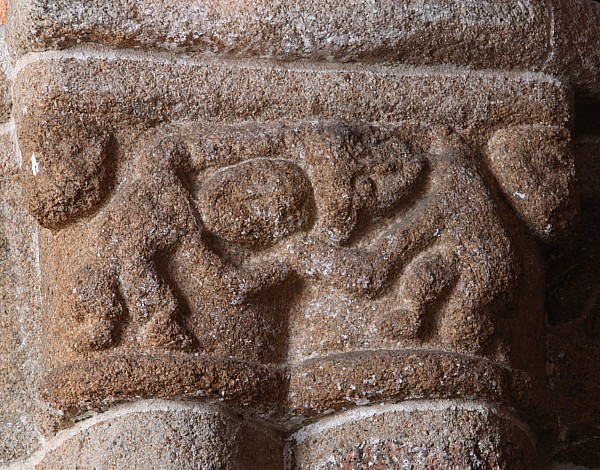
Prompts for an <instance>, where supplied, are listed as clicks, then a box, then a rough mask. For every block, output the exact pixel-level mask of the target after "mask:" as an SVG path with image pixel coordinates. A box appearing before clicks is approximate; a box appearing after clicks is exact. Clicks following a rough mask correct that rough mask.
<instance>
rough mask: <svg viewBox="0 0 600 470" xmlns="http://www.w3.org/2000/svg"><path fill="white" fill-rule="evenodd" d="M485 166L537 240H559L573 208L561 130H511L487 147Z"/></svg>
mask: <svg viewBox="0 0 600 470" xmlns="http://www.w3.org/2000/svg"><path fill="white" fill-rule="evenodd" d="M488 145H489V155H490V167H491V169H492V171H493V172H494V174H495V175H496V176H497V179H498V182H499V184H500V186H501V187H502V190H503V191H504V193H505V194H506V195H507V197H508V198H509V200H510V202H511V205H512V206H513V207H514V209H515V210H516V212H517V213H518V214H519V215H520V216H521V217H522V218H523V219H524V220H525V221H526V223H527V225H528V226H529V228H530V230H531V231H532V232H533V233H535V234H536V235H537V236H538V237H540V238H542V239H545V240H553V239H554V238H555V237H556V234H560V235H563V236H564V235H565V234H566V233H567V231H568V228H569V227H570V225H571V223H572V221H573V219H574V216H575V214H576V213H577V209H578V202H579V201H578V200H577V197H578V193H577V191H576V190H575V165H574V159H573V156H572V154H571V150H570V141H569V135H568V133H567V132H566V131H565V130H564V129H559V128H554V129H548V128H546V129H537V130H536V128H535V127H534V126H530V127H527V128H512V129H503V130H500V131H498V132H497V133H496V134H494V136H493V137H492V138H491V139H490V142H489V144H488Z"/></svg>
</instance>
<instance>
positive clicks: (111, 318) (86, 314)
mask: <svg viewBox="0 0 600 470" xmlns="http://www.w3.org/2000/svg"><path fill="white" fill-rule="evenodd" d="M68 289H70V291H69V292H66V295H67V297H68V301H66V302H64V306H65V308H66V309H67V310H69V311H70V314H71V315H72V317H73V318H74V319H75V320H76V321H77V322H78V323H79V325H80V327H79V330H78V331H77V333H75V336H74V340H73V348H74V349H75V350H78V351H93V350H99V349H105V348H108V347H110V346H112V345H113V343H114V341H115V340H116V338H115V330H116V324H117V322H118V320H119V318H120V317H121V316H122V314H123V308H122V305H121V300H120V298H119V290H118V282H117V278H116V275H115V274H114V273H113V272H111V271H110V270H108V269H103V268H102V267H100V266H98V265H93V264H87V263H86V264H84V265H82V266H81V267H80V268H79V269H78V271H77V272H76V273H75V275H74V277H73V280H72V284H70V288H68Z"/></svg>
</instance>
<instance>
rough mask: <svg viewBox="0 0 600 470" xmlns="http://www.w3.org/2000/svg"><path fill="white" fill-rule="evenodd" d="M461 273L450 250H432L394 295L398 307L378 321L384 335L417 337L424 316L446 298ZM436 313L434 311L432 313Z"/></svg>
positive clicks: (413, 265) (412, 265) (407, 274)
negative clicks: (449, 252)
mask: <svg viewBox="0 0 600 470" xmlns="http://www.w3.org/2000/svg"><path fill="white" fill-rule="evenodd" d="M457 277H458V273H457V271H456V262H455V260H454V257H453V256H452V255H449V254H448V253H447V252H446V251H444V250H440V249H435V250H432V251H428V252H426V253H424V254H422V255H420V256H418V257H417V258H416V259H415V260H413V261H412V262H411V263H410V264H409V265H408V266H407V267H406V270H405V272H404V274H403V276H402V278H401V280H400V285H399V287H398V289H397V291H396V292H395V293H394V294H393V298H394V301H393V302H392V305H394V308H393V309H392V310H391V311H386V312H384V314H383V316H382V317H381V318H380V319H379V320H378V322H377V323H378V328H379V331H381V333H382V334H384V335H386V336H388V337H391V338H416V337H417V336H419V335H420V334H421V333H423V334H427V332H423V331H422V329H423V328H422V327H423V323H424V318H425V316H426V314H427V313H430V312H429V310H431V309H432V308H439V306H438V305H436V303H438V302H439V301H440V300H442V299H443V296H444V293H445V292H447V291H448V290H449V289H450V288H452V286H454V284H455V283H456V279H457ZM431 313H432V314H433V312H431Z"/></svg>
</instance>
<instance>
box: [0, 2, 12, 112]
mask: <svg viewBox="0 0 600 470" xmlns="http://www.w3.org/2000/svg"><path fill="white" fill-rule="evenodd" d="M3 8H6V2H0V123H5V122H7V121H8V120H9V118H10V113H11V105H12V99H11V80H10V78H9V76H10V74H11V72H12V70H11V65H10V59H9V57H8V50H7V48H6V41H5V33H6V28H5V27H3V26H2V23H3V15H4V14H5V10H3Z"/></svg>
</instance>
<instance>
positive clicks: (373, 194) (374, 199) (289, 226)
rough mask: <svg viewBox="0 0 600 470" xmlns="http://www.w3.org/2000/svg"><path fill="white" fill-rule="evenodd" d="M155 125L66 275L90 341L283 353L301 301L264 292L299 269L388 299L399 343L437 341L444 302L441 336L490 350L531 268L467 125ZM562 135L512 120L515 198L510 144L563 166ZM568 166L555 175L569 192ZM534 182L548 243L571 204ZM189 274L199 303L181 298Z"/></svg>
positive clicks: (457, 345) (380, 322)
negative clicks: (293, 309) (288, 318)
mask: <svg viewBox="0 0 600 470" xmlns="http://www.w3.org/2000/svg"><path fill="white" fill-rule="evenodd" d="M155 132H157V135H158V137H155V138H152V139H141V141H140V147H139V148H138V149H137V150H135V151H134V152H133V154H134V155H135V158H134V159H133V160H132V165H133V166H132V168H133V170H132V171H131V172H130V173H128V175H129V176H128V177H127V178H126V179H125V180H124V181H123V182H122V183H121V187H120V188H119V189H118V190H117V191H116V192H115V194H114V196H113V197H112V198H111V199H110V200H109V201H108V202H107V203H106V204H105V205H104V206H103V207H102V208H101V209H100V210H99V211H98V212H97V213H96V215H94V217H93V218H91V219H90V221H89V222H86V223H87V225H88V229H87V233H88V234H89V235H90V237H88V239H86V240H85V241H84V243H82V244H81V245H80V246H79V248H78V257H77V259H74V260H71V261H70V263H69V268H67V269H66V271H67V278H68V280H67V281H66V282H65V285H66V286H67V287H66V288H64V289H62V291H61V294H60V295H59V302H58V303H59V308H60V309H61V310H62V311H64V312H66V313H67V315H70V316H71V317H72V318H74V319H75V320H76V323H78V324H79V325H80V326H79V330H80V333H79V334H78V335H77V339H76V340H75V341H74V347H75V348H76V349H79V350H88V351H89V350H96V349H103V348H107V347H109V346H112V345H114V344H115V343H118V342H119V341H120V339H121V336H123V335H125V333H127V335H130V336H131V335H134V336H135V338H136V339H135V341H134V343H135V344H138V345H141V346H142V347H143V348H146V349H156V348H159V349H160V348H166V349H184V350H185V349H190V350H202V351H203V352H205V353H209V354H215V355H227V356H229V355H235V356H239V357H242V358H244V359H248V360H259V361H268V362H271V361H277V360H281V359H283V358H282V356H281V355H282V354H283V353H282V352H281V351H279V352H275V346H273V344H274V343H276V342H278V341H279V342H280V343H282V344H283V343H285V334H286V333H285V319H284V318H281V317H282V316H285V311H283V312H282V311H281V310H285V305H284V304H285V302H283V303H282V304H281V305H279V304H277V301H274V300H273V299H274V297H268V296H267V298H266V300H259V298H260V297H261V295H263V294H265V293H269V292H274V291H277V290H278V289H277V287H278V286H281V285H282V284H285V283H289V282H295V281H294V280H295V279H296V280H300V281H301V282H308V283H313V284H321V285H324V286H327V288H333V289H338V290H339V291H340V292H342V293H343V295H345V296H356V297H360V298H369V299H371V301H372V302H373V303H375V304H381V305H382V308H380V309H379V311H380V312H381V313H379V314H378V315H376V318H373V319H372V320H373V322H374V324H375V325H376V327H377V328H378V329H379V331H380V333H381V334H383V335H386V336H389V337H394V338H396V337H397V338H409V339H414V338H418V337H422V336H423V335H425V334H427V335H429V336H431V335H432V332H431V331H428V332H425V331H424V328H423V325H424V319H425V317H426V316H427V315H429V314H431V311H432V310H435V312H436V318H437V320H436V321H435V331H434V332H433V334H434V335H435V336H436V340H437V341H438V344H441V345H443V347H444V348H445V349H450V350H455V351H462V352H467V353H482V352H485V351H484V349H485V347H486V346H487V343H488V340H489V339H490V338H491V336H492V335H493V333H494V331H495V326H494V321H495V317H496V314H497V312H498V311H499V309H501V308H503V307H506V305H507V303H508V302H509V301H510V300H511V296H512V294H513V291H514V286H515V284H516V283H517V282H518V276H519V264H518V263H517V262H516V255H515V251H514V247H513V244H512V242H511V235H510V234H509V233H508V232H507V231H506V229H505V227H504V224H505V222H504V221H503V216H502V214H501V210H500V206H499V205H498V201H497V198H498V195H497V194H495V193H493V191H492V190H491V189H490V188H491V186H493V185H494V183H493V182H491V181H488V180H485V179H484V177H483V176H482V175H483V174H484V171H483V170H482V168H481V162H478V159H479V155H478V154H477V153H476V152H475V151H474V150H472V149H471V148H470V147H469V146H468V145H467V144H465V143H464V142H463V141H462V140H461V138H460V137H458V135H456V134H455V133H453V132H452V131H449V130H448V129H446V128H443V127H434V128H431V129H430V130H429V131H427V132H424V130H423V128H421V127H419V126H415V125H410V126H408V127H406V128H404V129H403V130H398V129H395V128H393V127H390V128H387V129H386V128H378V127H374V126H366V125H346V124H343V123H324V124H323V123H320V124H301V125H299V126H281V125H279V126H278V125H270V126H259V125H257V126H250V127H249V126H246V127H243V126H242V127H235V126H213V127H212V128H204V127H202V126H198V125H188V126H183V127H182V128H181V129H178V128H177V126H170V127H168V128H166V130H165V129H163V130H158V131H155ZM553 132H554V131H550V132H549V131H548V129H545V128H541V129H537V128H533V127H532V128H525V129H517V130H514V131H504V130H502V131H499V132H498V133H497V135H495V136H494V137H493V138H492V139H491V140H490V147H489V149H488V152H489V154H490V155H491V157H490V162H491V163H490V165H489V167H490V168H491V169H492V171H493V172H494V174H495V175H496V176H497V178H498V181H499V183H498V184H499V186H500V187H501V188H502V189H503V190H504V191H505V192H507V191H512V193H513V194H515V193H516V194H520V192H519V191H517V190H515V189H514V188H512V187H510V185H511V184H513V182H514V178H511V176H510V175H511V171H513V172H514V171H522V168H523V165H525V163H523V162H524V161H526V159H527V152H529V151H528V150H527V149H525V150H523V148H522V147H518V146H517V147H516V148H513V147H514V145H513V144H507V142H512V141H513V140H514V139H510V138H509V139H507V137H506V136H507V135H508V136H514V135H516V136H518V137H520V138H521V140H524V141H526V142H530V141H535V139H536V138H537V139H538V140H539V141H540V142H546V143H547V145H546V146H545V147H544V146H541V148H544V149H545V150H548V149H550V150H551V151H550V152H549V153H548V155H550V157H549V158H551V159H554V160H557V159H558V160H560V159H561V158H562V156H563V154H565V153H566V150H565V148H563V147H560V145H558V144H556V143H557V142H562V140H563V139H561V138H560V136H557V135H554V133H553ZM411 133H412V134H415V133H416V134H418V135H416V134H415V135H414V136H412V139H413V140H414V142H412V141H410V140H411ZM536 136H537V137H536ZM548 142H550V143H549V144H548ZM511 145H512V146H511ZM552 152H554V153H552ZM536 158H537V160H536ZM536 158H533V159H531V160H532V161H533V164H536V162H537V163H538V164H539V166H547V164H546V163H547V162H545V161H542V160H543V159H541V157H536ZM538 160H539V162H538ZM565 161H567V162H568V158H566V159H565ZM530 165H531V164H530ZM527 171H529V173H533V170H532V169H531V168H530V169H529V170H527ZM569 171H571V170H570V168H569V165H568V164H567V165H566V166H564V168H563V169H562V173H565V174H567V176H566V177H564V178H562V177H560V178H559V177H555V176H550V175H546V176H544V175H543V174H542V176H543V177H545V179H546V181H550V182H552V183H553V186H552V187H556V188H555V192H556V193H559V192H560V190H561V189H562V187H563V186H564V185H568V184H570V183H569V181H570V180H569V178H568V172H569ZM562 173H560V172H559V174H562ZM552 178H554V180H553V179H552ZM522 180H523V178H521V179H520V180H519V181H522ZM55 183H56V182H55ZM561 185H562V186H561ZM517 189H518V188H517ZM535 191H536V189H535V188H530V189H529V190H528V192H529V196H530V198H531V200H532V201H534V202H537V203H538V204H537V210H536V211H535V213H534V214H535V217H533V216H532V212H531V211H530V210H529V209H528V206H527V205H524V204H522V203H521V200H520V199H519V200H517V201H515V199H514V196H513V198H512V199H511V197H508V200H509V203H512V201H515V204H517V205H515V210H516V212H517V213H518V214H520V215H521V216H522V217H523V220H524V221H525V223H526V224H527V225H528V226H529V227H530V228H531V229H532V231H533V232H534V233H537V234H540V236H542V237H543V236H547V235H548V230H547V226H548V224H549V222H548V221H550V220H553V223H554V225H555V226H560V225H561V223H562V222H561V220H560V219H561V217H563V216H564V214H566V213H567V212H568V211H567V210H565V208H566V207H567V206H568V204H565V203H564V200H563V199H564V198H563V199H560V198H558V199H556V201H554V202H553V203H549V204H546V205H543V204H541V203H540V201H542V202H543V201H544V199H543V198H542V197H536V192H535ZM566 192H568V191H566ZM551 202H552V201H551ZM86 204H87V205H88V206H89V205H90V204H88V203H86ZM38 205H39V204H38ZM42 206H43V204H42ZM40 207H41V206H40ZM42 209H43V210H42V211H41V213H48V214H54V212H53V211H52V210H51V208H45V209H44V208H43V207H42ZM556 214H558V216H557V215H556ZM54 218H56V217H54ZM542 227H545V228H542ZM92 236H93V239H92ZM83 238H85V237H83ZM71 268H72V269H71ZM179 283H184V284H186V285H187V286H188V287H187V291H186V295H181V293H180V292H176V291H174V289H176V290H177V289H180V287H181V286H179V285H178V284H179ZM297 289H301V287H297ZM292 290H293V289H292ZM189 317H194V318H200V317H201V318H202V320H199V321H189V320H190V318H189ZM276 317H278V318H276ZM125 330H127V331H125Z"/></svg>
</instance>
